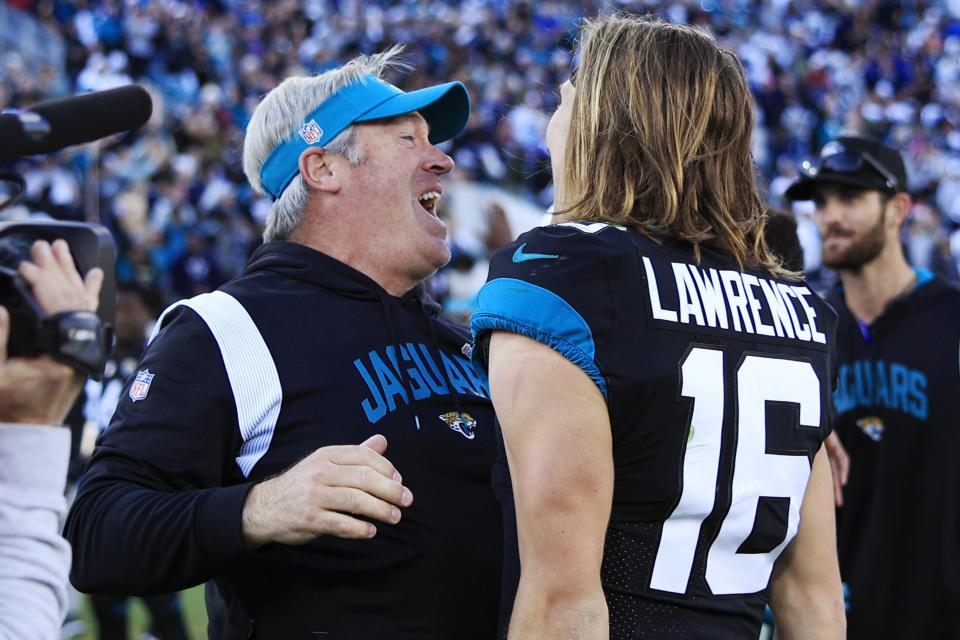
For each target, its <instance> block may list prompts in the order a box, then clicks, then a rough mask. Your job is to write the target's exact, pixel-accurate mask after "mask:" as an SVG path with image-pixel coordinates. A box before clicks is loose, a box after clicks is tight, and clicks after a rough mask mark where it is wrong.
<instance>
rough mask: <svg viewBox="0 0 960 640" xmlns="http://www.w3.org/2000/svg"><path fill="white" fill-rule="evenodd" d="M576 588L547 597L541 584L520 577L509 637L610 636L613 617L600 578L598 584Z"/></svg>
mask: <svg viewBox="0 0 960 640" xmlns="http://www.w3.org/2000/svg"><path fill="white" fill-rule="evenodd" d="M577 591H578V592H577V593H574V592H570V593H567V594H556V593H553V594H552V595H551V596H549V597H547V596H546V595H545V594H544V592H543V591H542V590H540V589H539V587H538V585H536V584H530V582H529V581H528V582H527V583H526V584H524V581H523V580H521V582H520V588H519V590H518V592H517V599H516V601H515V603H514V612H513V617H512V618H511V620H510V633H509V636H508V639H509V640H539V639H540V638H569V639H570V640H574V639H576V640H607V639H608V638H609V637H610V617H609V614H608V612H607V603H606V600H605V599H604V597H603V591H602V590H601V589H600V584H599V581H598V582H597V584H596V585H595V588H592V589H579V590H577Z"/></svg>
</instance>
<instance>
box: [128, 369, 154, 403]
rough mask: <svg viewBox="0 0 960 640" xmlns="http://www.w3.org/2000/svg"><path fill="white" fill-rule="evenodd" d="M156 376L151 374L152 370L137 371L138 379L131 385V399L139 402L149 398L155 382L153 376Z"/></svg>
mask: <svg viewBox="0 0 960 640" xmlns="http://www.w3.org/2000/svg"><path fill="white" fill-rule="evenodd" d="M154 375H156V374H153V373H150V369H141V370H140V371H137V377H136V378H135V379H134V381H133V384H132V385H130V399H131V400H133V401H134V402H136V401H137V400H143V399H144V398H146V397H147V393H149V392H150V383H151V382H153V376H154Z"/></svg>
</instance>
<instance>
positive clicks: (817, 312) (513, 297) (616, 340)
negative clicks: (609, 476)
mask: <svg viewBox="0 0 960 640" xmlns="http://www.w3.org/2000/svg"><path fill="white" fill-rule="evenodd" d="M505 300H509V301H512V302H510V303H506V302H504V301H505ZM505 305H506V306H505ZM508 306H510V307H511V308H507V307H508ZM834 325H835V315H834V314H833V312H832V310H831V309H830V308H829V307H828V306H827V305H826V304H825V303H823V301H822V300H820V299H819V298H818V297H817V296H816V295H815V294H813V293H811V292H810V290H809V289H808V288H807V287H806V286H805V285H803V284H802V283H800V282H796V281H790V280H784V279H776V278H774V277H771V276H770V275H769V274H765V273H761V272H742V271H740V270H739V269H738V268H737V265H736V263H735V262H734V261H733V260H732V259H730V258H728V257H726V256H723V255H721V254H719V253H716V252H712V251H710V250H704V252H703V254H702V256H701V260H700V261H699V264H698V263H697V261H695V260H694V257H693V254H692V250H691V248H690V247H689V246H688V245H685V244H680V243H672V242H670V241H666V242H664V243H662V244H659V243H657V242H654V241H652V240H650V239H649V238H647V237H645V236H643V235H641V234H639V233H636V232H633V231H628V230H625V229H621V228H618V227H614V226H610V225H606V224H600V223H596V224H580V223H567V224H562V225H552V226H549V227H541V228H538V229H535V230H533V231H531V232H529V233H528V234H524V235H523V236H521V238H520V239H518V240H517V242H516V243H515V244H514V245H511V246H510V247H508V248H507V249H505V250H504V251H502V252H501V253H500V254H498V256H497V257H496V258H495V259H494V261H493V263H492V265H491V271H490V279H489V281H488V284H487V285H486V287H485V288H484V290H483V291H482V292H481V296H480V299H479V301H478V311H477V314H476V316H475V318H474V328H475V330H476V329H478V328H480V329H481V330H482V329H484V328H486V329H508V330H514V331H518V332H520V333H525V334H527V335H528V336H530V337H533V338H535V339H538V340H540V341H541V342H545V343H547V344H549V345H550V346H552V347H553V348H555V349H557V350H558V351H560V352H561V353H564V355H566V356H567V357H568V358H569V359H570V360H571V361H573V362H574V363H575V364H578V365H579V366H580V367H581V368H582V369H583V370H584V371H585V372H586V373H587V374H588V375H589V376H590V377H591V378H592V379H593V380H594V381H595V382H596V383H597V385H598V387H600V390H601V392H602V393H603V395H604V397H605V399H606V401H607V406H608V410H609V415H610V420H611V429H612V431H613V454H614V455H613V457H614V465H615V474H614V497H613V501H614V502H613V509H612V515H611V522H610V526H609V529H608V533H607V539H606V543H605V547H604V558H603V566H602V580H603V586H604V591H605V594H606V597H607V602H608V605H609V609H610V614H611V616H610V617H611V638H614V639H617V638H621V639H627V638H629V639H634V638H711V639H719V638H756V637H757V635H758V633H759V628H760V623H761V617H762V613H763V607H764V605H765V603H766V591H767V587H768V585H769V581H770V576H771V571H772V568H773V563H774V561H775V560H776V558H777V557H778V555H779V554H780V552H781V551H782V550H783V549H784V547H785V546H786V545H787V544H788V543H789V542H790V540H791V539H792V537H793V535H794V534H795V533H796V531H797V527H798V525H799V510H800V505H801V502H802V500H803V495H804V490H805V488H806V483H807V479H808V477H809V473H810V468H811V463H812V461H813V456H814V455H815V453H816V452H817V450H818V449H819V447H820V444H821V442H822V440H823V438H824V437H825V436H826V434H827V433H828V426H827V416H828V415H829V406H830V405H829V403H830V381H831V379H832V378H831V374H830V371H831V362H830V350H829V349H830V347H831V346H832V344H831V343H832V339H833V335H832V334H833V331H834ZM494 483H495V486H496V487H497V490H498V494H499V497H500V498H501V500H502V501H505V502H507V503H508V506H507V508H506V509H505V510H506V511H508V512H509V511H510V509H511V508H512V494H511V492H510V488H509V479H508V477H506V463H505V457H504V456H503V455H502V452H501V460H500V463H499V469H498V471H496V472H495V477H494ZM515 534H516V532H515V531H508V532H507V533H506V538H507V540H508V541H509V540H510V538H511V536H512V537H513V538H514V542H513V544H515ZM508 564H509V561H508ZM513 569H514V571H515V570H516V568H515V567H514V568H513ZM505 571H506V573H507V574H508V575H509V574H510V573H512V572H511V567H509V566H508V567H507V568H506V570H505ZM505 591H506V593H507V600H505V605H507V607H508V606H509V597H510V595H509V594H510V593H512V590H511V589H507V590H505Z"/></svg>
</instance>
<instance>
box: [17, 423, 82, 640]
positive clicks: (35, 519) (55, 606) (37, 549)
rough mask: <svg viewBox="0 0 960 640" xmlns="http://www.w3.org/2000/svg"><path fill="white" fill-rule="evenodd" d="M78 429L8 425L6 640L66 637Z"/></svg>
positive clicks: (40, 639)
mask: <svg viewBox="0 0 960 640" xmlns="http://www.w3.org/2000/svg"><path fill="white" fill-rule="evenodd" d="M69 461H70V430H69V429H66V428H63V427H48V426H43V425H35V424H3V423H0V639H2V640H7V639H10V640H13V639H17V640H22V639H24V638H36V639H37V640H45V639H47V638H59V637H60V626H61V624H62V622H63V619H64V616H65V615H66V613H67V581H68V577H69V572H70V545H69V544H67V541H66V540H64V539H63V537H62V536H61V535H60V527H61V522H62V519H63V516H64V513H65V512H66V506H67V505H66V500H65V498H64V486H65V485H66V481H67V464H68V463H69Z"/></svg>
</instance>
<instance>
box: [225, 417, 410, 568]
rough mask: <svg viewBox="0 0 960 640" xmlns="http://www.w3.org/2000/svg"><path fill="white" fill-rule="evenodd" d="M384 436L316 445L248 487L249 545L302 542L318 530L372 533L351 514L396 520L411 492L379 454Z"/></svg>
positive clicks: (350, 534)
mask: <svg viewBox="0 0 960 640" xmlns="http://www.w3.org/2000/svg"><path fill="white" fill-rule="evenodd" d="M386 450H387V439H386V438H384V437H383V436H381V435H375V436H372V437H370V438H367V440H365V441H364V442H362V443H361V444H359V445H343V446H331V447H322V448H320V449H317V450H316V451H314V452H313V453H311V454H310V455H309V456H307V457H306V458H304V459H303V460H301V461H300V462H298V463H297V464H296V465H294V466H293V467H291V468H290V469H288V470H287V471H285V472H283V473H282V474H280V475H279V476H277V477H275V478H271V479H270V480H267V481H266V482H262V483H260V484H258V485H256V486H254V487H253V489H251V490H250V493H249V494H248V496H247V502H246V504H244V507H243V539H244V542H245V543H246V545H247V547H248V548H249V549H256V548H257V547H260V546H262V545H264V544H267V543H270V542H279V543H282V544H304V543H307V542H310V541H311V540H313V539H315V538H317V537H319V536H323V535H331V536H336V537H338V538H358V539H364V538H372V537H373V536H375V535H376V533H377V528H376V527H375V526H374V525H372V524H370V523H369V522H365V521H363V520H360V519H359V518H356V517H354V516H363V517H365V518H370V519H372V520H378V521H380V522H386V523H387V524H396V523H398V522H399V521H400V509H399V507H409V506H410V505H411V504H412V503H413V494H412V493H411V492H410V490H409V489H407V488H406V487H404V486H403V485H402V484H401V483H400V482H401V477H400V474H399V473H398V472H397V470H396V469H395V468H394V467H393V465H392V464H390V461H389V460H387V459H386V458H384V457H383V453H384V452H385V451H386Z"/></svg>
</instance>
